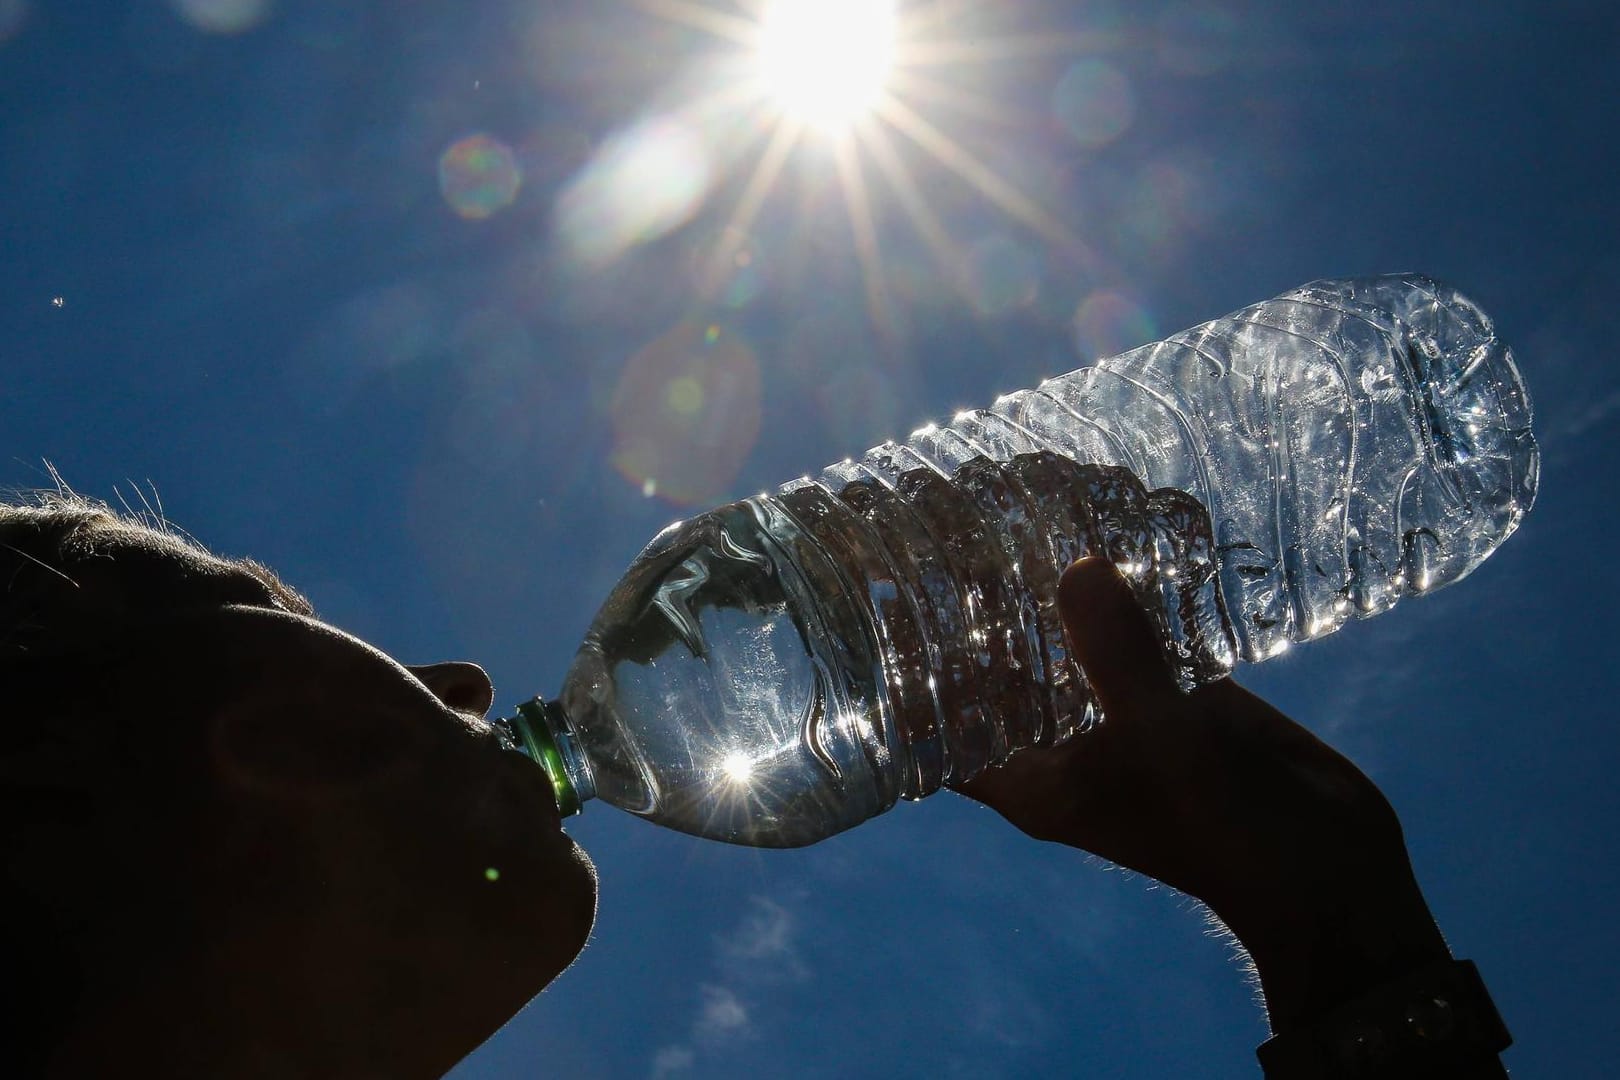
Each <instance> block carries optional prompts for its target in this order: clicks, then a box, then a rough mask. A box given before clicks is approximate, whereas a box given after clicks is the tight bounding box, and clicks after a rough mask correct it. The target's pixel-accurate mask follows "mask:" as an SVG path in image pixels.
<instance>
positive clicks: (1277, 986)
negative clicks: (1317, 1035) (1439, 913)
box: [1228, 870, 1451, 1034]
mask: <svg viewBox="0 0 1620 1080" xmlns="http://www.w3.org/2000/svg"><path fill="white" fill-rule="evenodd" d="M1405 879H1406V880H1404V881H1400V880H1394V881H1391V880H1387V879H1386V880H1380V881H1371V882H1367V881H1362V882H1357V883H1354V884H1353V885H1347V886H1346V887H1344V888H1341V889H1337V890H1334V891H1333V892H1331V893H1327V894H1320V895H1317V896H1313V897H1311V898H1308V899H1302V900H1300V901H1299V902H1298V903H1296V904H1293V905H1290V908H1289V910H1287V911H1285V912H1281V913H1279V914H1277V915H1276V916H1274V917H1272V918H1269V919H1266V920H1264V922H1263V923H1260V924H1252V923H1253V920H1244V919H1239V920H1238V924H1237V925H1233V924H1232V923H1230V922H1229V923H1228V925H1229V926H1230V927H1231V929H1232V931H1233V933H1234V934H1236V935H1237V937H1238V940H1239V941H1241V942H1242V943H1243V945H1244V947H1245V948H1246V949H1247V950H1248V952H1249V956H1250V958H1251V959H1252V960H1253V962H1254V967H1255V974H1256V975H1257V977H1258V978H1259V981H1260V989H1261V992H1262V994H1263V995H1264V997H1265V1003H1266V1013H1267V1016H1268V1018H1269V1020H1270V1023H1271V1029H1272V1031H1273V1032H1275V1033H1279V1034H1280V1033H1282V1032H1284V1031H1287V1030H1289V1029H1291V1028H1294V1027H1297V1026H1299V1025H1302V1024H1308V1023H1310V1022H1312V1021H1313V1020H1314V1019H1315V1018H1317V1017H1319V1016H1322V1015H1324V1014H1326V1013H1328V1012H1330V1011H1332V1010H1333V1009H1335V1008H1337V1007H1338V1006H1340V1005H1342V1004H1344V1003H1345V1002H1347V1001H1350V1000H1353V999H1354V998H1356V997H1358V996H1360V995H1362V994H1364V993H1366V992H1367V991H1369V990H1371V989H1373V988H1375V987H1377V986H1380V985H1382V984H1384V983H1387V982H1389V981H1391V980H1393V979H1397V978H1399V977H1401V976H1402V975H1405V974H1407V973H1408V972H1411V971H1414V970H1417V969H1419V968H1422V967H1425V966H1428V965H1432V964H1435V963H1437V962H1441V961H1445V960H1447V959H1449V958H1450V956H1451V950H1450V948H1449V947H1448V946H1447V945H1446V942H1445V938H1444V937H1443V936H1442V935H1441V933H1440V929H1439V927H1438V926H1437V925H1436V924H1435V921H1434V916H1433V915H1432V914H1431V913H1430V912H1429V906H1428V904H1427V902H1425V900H1424V899H1423V894H1422V892H1421V890H1419V889H1418V886H1417V882H1416V880H1415V879H1413V878H1412V877H1411V873H1410V870H1408V871H1407V872H1406V875H1405Z"/></svg>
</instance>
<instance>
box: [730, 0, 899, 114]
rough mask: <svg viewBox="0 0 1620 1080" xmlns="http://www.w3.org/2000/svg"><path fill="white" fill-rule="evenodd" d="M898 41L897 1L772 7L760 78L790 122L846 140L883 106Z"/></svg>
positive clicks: (759, 54)
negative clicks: (854, 127) (843, 136)
mask: <svg viewBox="0 0 1620 1080" xmlns="http://www.w3.org/2000/svg"><path fill="white" fill-rule="evenodd" d="M894 38H895V5H894V3H893V0H768V2H767V3H766V5H765V7H764V10H763V11H762V12H761V14H760V20H759V43H758V48H757V51H756V54H755V63H756V64H757V74H758V77H759V80H760V83H761V84H762V86H763V87H764V89H765V92H766V95H767V96H768V97H769V98H770V99H771V100H772V101H773V102H774V103H775V105H776V107H777V108H779V109H780V110H781V112H782V115H783V116H784V117H786V118H788V119H791V120H795V121H799V122H802V123H804V124H806V125H808V126H810V127H813V128H818V129H820V130H821V131H823V132H827V133H829V134H839V133H842V132H844V131H847V130H848V129H849V128H850V127H851V126H852V125H854V124H855V123H856V122H857V121H859V120H861V119H862V118H863V117H865V116H866V115H867V114H868V113H870V112H871V111H872V109H873V108H874V107H875V106H876V105H877V104H878V102H879V101H880V100H882V98H883V94H884V91H885V89H886V88H887V86H888V82H889V75H890V73H891V71H892V69H893V67H894Z"/></svg>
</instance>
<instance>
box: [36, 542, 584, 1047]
mask: <svg viewBox="0 0 1620 1080" xmlns="http://www.w3.org/2000/svg"><path fill="white" fill-rule="evenodd" d="M67 573H68V575H69V576H70V577H72V578H73V580H74V585H75V588H74V589H73V590H72V593H73V600H72V603H73V604H74V606H75V607H76V608H78V609H81V610H82V612H83V614H82V615H81V617H80V618H79V619H78V621H79V622H81V623H83V622H86V621H87V620H88V625H87V626H86V632H85V634H84V636H83V638H82V640H77V641H73V642H64V641H61V640H58V641H57V642H55V643H54V648H53V647H50V646H44V645H42V646H41V647H40V648H38V649H35V650H33V651H32V652H31V653H30V656H29V664H31V665H32V668H31V669H30V670H31V672H32V677H31V679H30V681H31V682H32V683H34V684H36V685H44V686H47V687H49V690H48V691H47V692H46V693H45V694H44V695H35V697H36V698H39V700H36V701H33V702H32V703H30V704H29V705H27V706H26V709H27V710H28V711H29V712H32V713H34V714H35V715H37V716H38V718H39V719H38V723H37V728H38V730H39V731H41V732H46V731H49V732H53V733H55V734H53V735H50V736H48V737H47V736H41V738H40V740H39V741H40V744H41V745H40V746H38V747H34V748H33V749H32V751H31V753H32V757H29V756H27V755H24V756H21V757H18V756H13V758H12V759H11V763H12V765H13V766H14V765H15V764H16V763H18V762H22V761H33V762H34V765H33V766H32V768H33V769H34V770H35V775H36V777H37V778H38V786H39V787H40V788H41V789H42V790H50V791H53V792H55V793H56V798H57V802H55V803H53V802H51V801H50V799H48V798H45V797H43V796H42V797H41V798H40V799H36V800H35V802H33V803H30V804H29V807H30V809H29V810H28V813H27V814H26V815H25V817H24V818H23V819H22V820H21V822H20V823H18V819H15V818H14V821H13V826H12V828H11V834H12V835H13V836H14V837H20V838H21V840H20V846H19V847H18V848H17V851H16V853H15V854H14V857H13V858H12V859H11V861H10V875H11V880H12V882H19V881H20V882H24V883H28V882H34V883H37V888H35V887H33V886H29V885H27V884H25V885H24V886H23V887H22V888H21V889H20V890H17V891H20V892H23V893H28V892H30V891H32V893H33V895H31V896H24V897H23V899H22V902H23V903H24V906H25V907H26V906H28V905H29V904H31V905H32V908H31V910H33V911H34V912H35V913H36V921H37V922H38V924H39V934H40V935H42V938H41V940H43V941H44V945H42V946H41V947H40V950H39V951H40V953H41V955H45V956H48V957H49V958H50V960H49V963H48V964H42V965H41V967H42V968H50V969H51V970H53V971H63V970H65V971H67V972H68V975H67V976H64V977H63V979H62V980H61V981H62V982H63V984H64V986H65V987H66V990H65V991H64V992H65V993H68V994H70V995H71V996H72V997H73V998H74V1000H73V1001H71V1002H64V1003H63V1007H64V1009H65V1014H66V1015H67V1016H68V1017H69V1018H70V1020H69V1023H68V1026H69V1030H68V1031H67V1032H66V1033H65V1034H64V1035H63V1036H62V1037H61V1038H60V1039H58V1040H56V1041H58V1042H59V1044H60V1047H61V1048H60V1049H59V1050H58V1051H57V1054H56V1060H57V1065H58V1067H59V1068H61V1069H64V1070H66V1071H70V1072H71V1071H74V1070H76V1069H78V1068H80V1067H85V1068H93V1067H101V1066H103V1065H110V1064H113V1063H114V1062H115V1061H119V1062H123V1063H124V1064H125V1065H127V1064H128V1062H130V1061H140V1060H145V1061H147V1062H148V1064H150V1065H153V1066H156V1065H158V1064H160V1063H164V1062H166V1063H167V1064H168V1065H170V1066H173V1067H177V1068H180V1069H181V1070H182V1071H184V1070H185V1069H187V1068H191V1067H196V1068H199V1069H202V1070H203V1072H211V1071H217V1070H219V1069H233V1070H234V1069H236V1068H239V1067H244V1066H247V1065H249V1064H251V1066H252V1071H254V1072H255V1073H258V1072H263V1073H264V1074H265V1075H283V1074H285V1075H312V1074H316V1073H325V1072H335V1073H343V1074H346V1075H438V1074H439V1073H441V1072H442V1071H443V1070H445V1069H446V1068H448V1067H449V1066H450V1065H452V1064H453V1063H454V1062H455V1061H457V1060H458V1059H459V1058H460V1057H462V1056H463V1055H465V1054H466V1053H468V1052H469V1051H470V1050H472V1049H473V1048H474V1047H475V1046H477V1044H478V1043H479V1042H481V1041H482V1040H483V1039H484V1038H486V1037H487V1036H488V1035H489V1034H491V1033H492V1032H493V1031H494V1030H495V1029H496V1028H497V1027H499V1026H500V1025H501V1024H502V1023H504V1022H505V1021H506V1020H507V1019H508V1018H509V1017H510V1016H511V1015H512V1014H513V1013H515V1012H516V1011H517V1010H518V1009H519V1008H521V1007H522V1006H523V1004H524V1003H525V1002H527V1001H528V1000H529V999H530V998H532V997H533V996H534V995H535V994H537V993H538V992H539V991H540V990H541V989H542V988H543V987H544V986H545V985H546V984H547V983H548V982H549V981H550V980H551V979H552V978H553V977H555V976H556V975H557V974H558V973H559V972H561V971H562V970H563V969H564V968H565V967H567V965H568V964H569V963H570V962H571V961H572V960H573V958H574V957H575V956H576V955H577V954H578V952H579V950H580V949H581V947H582V946H583V945H584V942H585V939H586V936H587V935H588V933H589V931H590V927H591V923H592V920H593V918H594V914H595V903H596V880H595V871H594V869H593V867H592V866H591V863H590V861H589V859H587V858H586V856H585V855H584V853H583V852H582V851H581V850H580V849H579V848H578V847H576V846H575V845H574V843H573V842H572V841H571V840H570V839H569V838H568V837H567V836H566V835H564V834H563V832H562V831H561V827H560V819H559V816H558V812H557V808H556V806H555V804H554V802H553V800H552V796H551V793H550V786H549V784H548V782H547V780H546V777H545V775H544V773H543V772H542V771H541V770H540V769H539V768H538V767H536V766H535V765H534V764H532V763H531V762H529V761H528V760H527V759H526V758H523V757H521V756H520V755H517V754H514V753H512V752H510V751H505V750H502V749H500V747H499V745H498V743H497V740H496V737H495V734H494V732H493V730H492V729H491V728H490V726H489V724H488V723H487V722H486V720H485V713H486V712H487V710H488V709H489V707H490V703H491V699H492V697H493V690H492V688H491V686H490V682H489V679H488V678H487V677H486V676H485V674H484V672H483V671H482V669H480V668H478V667H477V666H475V665H472V664H462V663H447V664H434V665H429V666H425V667H406V666H403V665H401V664H399V663H397V662H396V661H394V660H393V659H392V658H390V657H388V656H387V655H385V654H383V653H382V652H380V651H378V650H377V649H375V648H373V647H371V646H370V645H367V644H366V643H364V642H362V641H360V640H358V639H357V638H354V637H351V636H350V635H348V634H345V633H344V632H342V631H341V630H338V629H335V628H334V627H331V626H328V625H326V624H325V623H322V622H320V621H318V620H317V619H315V618H314V617H312V615H311V614H310V613H309V612H308V610H307V607H306V606H305V605H303V604H302V602H301V601H299V600H298V598H297V597H296V596H295V595H294V594H291V593H290V592H288V591H287V590H286V589H285V588H284V587H281V586H279V584H278V583H276V582H275V581H274V579H273V578H271V577H269V575H267V574H263V573H261V572H259V571H257V570H256V569H255V568H254V567H252V566H251V565H246V564H238V563H229V562H225V561H223V560H218V559H214V558H212V557H211V556H208V555H206V554H204V553H201V552H199V551H195V550H191V549H188V548H185V547H184V546H183V545H178V544H159V545H151V544H147V543H144V542H137V543H135V544H133V545H131V546H130V547H128V548H127V549H120V548H119V547H117V546H113V547H110V548H105V549H104V550H102V551H101V552H99V553H98V557H96V558H94V559H88V560H85V561H83V562H82V563H78V564H75V565H74V566H72V567H70V568H67ZM97 593H99V594H100V596H99V599H98V598H97V596H96V595H95V594H97ZM94 612H99V613H101V614H99V615H95V616H93V617H92V614H91V613H94ZM57 637H58V638H59V639H60V637H61V635H57ZM41 680H43V681H41ZM47 714H48V715H47ZM8 771H11V770H10V768H8ZM7 779H8V781H11V780H12V779H13V778H12V777H8V778H7ZM53 806H59V807H61V808H62V809H61V811H60V812H56V811H53V810H52V809H51V807H53ZM101 1055H116V1057H110V1056H101Z"/></svg>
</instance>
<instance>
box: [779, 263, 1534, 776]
mask: <svg viewBox="0 0 1620 1080" xmlns="http://www.w3.org/2000/svg"><path fill="white" fill-rule="evenodd" d="M1529 419H1530V410H1529V404H1528V400H1527V398H1526V396H1525V393H1524V389H1523V386H1522V384H1521V383H1520V382H1519V378H1518V373H1517V371H1516V370H1515V368H1514V366H1513V362H1512V359H1511V356H1510V354H1509V353H1508V351H1507V350H1506V348H1505V347H1504V346H1503V345H1501V344H1500V343H1499V342H1498V341H1497V340H1496V338H1495V335H1494V332H1493V330H1492V328H1491V324H1490V322H1489V320H1488V319H1487V318H1486V317H1485V316H1484V314H1483V313H1482V312H1480V311H1479V309H1478V308H1477V307H1475V306H1474V305H1473V304H1472V303H1470V302H1469V301H1467V300H1466V299H1464V298H1462V297H1461V296H1459V295H1458V294H1457V293H1455V292H1454V291H1452V290H1450V289H1447V288H1446V287H1444V286H1441V285H1438V284H1436V283H1434V282H1432V281H1430V280H1428V279H1426V278H1420V277H1416V276H1412V275H1395V276H1388V277H1382V278H1369V279H1361V280H1352V281H1324V282H1315V283H1313V284H1311V285H1307V286H1304V287H1302V288H1300V289H1296V290H1294V291H1293V292H1290V293H1288V294H1285V295H1284V296H1281V297H1278V298H1276V299H1274V300H1270V301H1266V302H1265V303H1262V304H1257V305H1255V306H1253V307H1250V308H1246V309H1244V310H1243V311H1240V312H1237V313H1235V314H1233V315H1230V316H1227V317H1226V318H1223V319H1217V320H1214V321H1213V322H1209V323H1206V324H1204V325H1202V326H1199V327H1196V328H1194V329H1192V330H1188V331H1186V332H1184V333H1181V334H1178V335H1176V336H1174V337H1172V338H1170V339H1168V340H1166V341H1162V342H1157V343H1154V344H1152V345H1147V346H1143V347H1142V348H1140V349H1136V350H1133V351H1131V352H1128V353H1125V354H1123V355H1121V356H1118V357H1114V358H1111V359H1109V360H1104V361H1101V362H1100V363H1098V364H1096V365H1094V366H1092V367H1089V368H1082V369H1080V370H1079V371H1075V372H1072V373H1070V374H1068V375H1065V376H1061V377H1059V378H1056V379H1051V380H1048V381H1046V382H1044V383H1042V384H1041V385H1040V386H1039V387H1037V388H1035V389H1033V390H1025V391H1020V392H1018V393H1015V394H1010V395H1008V396H1006V397H1003V398H1001V399H1000V400H998V401H997V402H996V403H995V404H994V405H993V407H992V408H991V409H988V410H980V411H976V412H968V413H962V414H959V415H958V416H957V417H955V418H954V419H953V420H952V421H951V422H950V423H949V424H946V425H942V426H933V425H930V426H929V427H926V428H923V429H922V430H920V431H918V432H916V433H914V434H913V435H912V437H911V438H910V439H908V440H907V442H906V443H904V444H898V443H892V442H891V443H885V444H883V445H881V446H878V447H876V448H874V449H873V450H871V451H869V452H868V453H867V454H866V455H864V456H863V457H862V458H860V459H859V460H849V461H845V462H842V463H840V464H838V465H834V466H832V467H831V468H829V469H827V470H826V471H825V472H823V473H822V475H821V476H820V477H818V478H816V479H815V480H810V479H808V478H806V479H804V480H801V481H796V482H795V483H793V484H789V485H786V486H785V487H784V488H783V489H782V490H781V492H780V493H779V494H778V496H777V497H776V498H777V500H779V501H780V504H781V505H782V506H783V508H784V509H786V510H787V511H788V512H789V513H790V514H792V515H793V516H794V517H795V518H796V519H797V520H799V521H800V522H801V523H806V526H807V529H808V531H810V532H811V533H813V534H815V535H816V536H817V538H818V542H820V543H821V544H823V545H824V546H825V547H827V549H828V550H829V551H830V552H832V553H833V557H834V561H835V562H836V563H838V564H839V565H840V566H841V567H843V569H844V573H845V575H846V577H847V579H848V580H847V585H848V589H849V592H850V593H851V594H852V595H853V596H855V597H856V599H857V601H858V602H859V604H860V605H861V607H862V609H863V611H864V613H865V617H866V618H867V620H868V621H869V622H870V624H871V626H872V629H873V633H874V636H875V638H876V640H877V642H878V644H879V648H880V649H881V651H882V653H883V656H884V672H883V680H884V684H885V689H886V691H887V700H888V703H889V705H890V706H891V708H890V709H889V711H888V712H887V713H885V715H884V717H883V719H882V722H883V723H884V724H886V725H888V728H889V730H886V731H884V732H882V733H881V734H880V735H879V737H878V738H879V741H880V742H881V743H882V744H883V746H884V747H885V748H887V749H888V750H892V751H894V752H895V753H896V754H897V755H899V756H901V757H902V758H903V759H904V760H903V761H902V762H901V763H900V764H901V765H902V766H903V774H904V775H903V776H902V777H901V785H902V790H903V793H904V794H906V795H907V796H910V797H919V796H921V795H925V794H927V793H929V792H930V791H933V790H935V789H937V788H938V787H939V786H940V785H941V784H942V783H945V782H948V781H951V780H960V779H963V778H965V777H967V776H971V775H973V774H974V773H976V772H977V771H979V769H981V768H983V767H984V766H985V765H986V764H988V763H990V762H993V761H997V760H1000V759H1001V758H1002V757H1004V756H1005V755H1006V754H1007V753H1009V752H1010V751H1011V750H1013V749H1017V748H1019V747H1023V746H1031V745H1040V744H1045V743H1050V742H1056V741H1061V740H1063V739H1065V738H1067V737H1068V736H1069V735H1071V734H1073V733H1074V732H1075V731H1076V730H1079V729H1081V728H1083V727H1085V726H1087V725H1088V724H1091V723H1093V722H1095V720H1096V717H1097V714H1096V708H1095V705H1094V703H1093V701H1092V699H1091V696H1090V693H1089V690H1088V688H1087V687H1086V684H1085V680H1084V677H1083V675H1082V673H1081V672H1080V670H1079V668H1078V666H1077V665H1076V664H1075V663H1074V661H1073V660H1072V658H1071V657H1070V656H1069V655H1068V651H1067V646H1066V642H1065V640H1064V635H1063V631H1062V626H1061V622H1060V620H1059V618H1058V613H1057V611H1056V606H1055V604H1056V591H1057V590H1056V582H1057V575H1058V574H1059V573H1060V572H1061V569H1062V568H1063V567H1064V566H1066V565H1068V564H1069V563H1070V562H1072V561H1074V559H1076V558H1078V557H1080V556H1082V555H1085V554H1089V553H1098V554H1104V555H1107V556H1108V557H1109V558H1110V559H1111V560H1112V561H1113V562H1114V563H1115V564H1116V565H1118V566H1119V567H1121V569H1122V570H1124V571H1125V573H1126V575H1127V577H1128V578H1129V579H1130V580H1131V581H1132V583H1133V585H1134V586H1135V587H1136V588H1137V590H1138V591H1139V593H1140V594H1141V596H1142V599H1143V602H1144V606H1145V607H1146V608H1147V609H1148V610H1149V611H1150V612H1151V613H1152V614H1153V617H1154V618H1155V619H1156V620H1158V622H1159V625H1160V630H1161V633H1162V635H1163V637H1164V640H1165V642H1166V644H1167V646H1168V647H1169V649H1170V651H1171V653H1172V659H1173V660H1174V661H1175V663H1176V665H1177V667H1178V669H1179V671H1180V674H1181V678H1182V681H1183V683H1184V684H1186V685H1192V684H1196V683H1200V682H1205V681H1208V680H1211V679H1214V678H1217V677H1219V676H1220V675H1222V674H1224V673H1225V672H1226V671H1228V670H1229V669H1230V668H1231V666H1232V665H1233V663H1234V662H1235V660H1236V658H1237V656H1238V654H1240V653H1241V655H1242V656H1243V657H1244V658H1245V659H1250V660H1261V659H1265V658H1266V657H1268V656H1272V655H1275V654H1276V653H1277V652H1279V651H1281V649H1282V648H1283V647H1284V646H1286V644H1287V643H1288V642H1289V641H1303V640H1308V639H1310V638H1314V637H1318V636H1321V635H1323V634H1325V633H1328V632H1331V631H1332V630H1333V629H1335V628H1336V627H1337V626H1339V625H1340V624H1341V623H1342V622H1343V621H1344V620H1345V619H1347V618H1351V617H1359V616H1365V615H1370V614H1375V613H1377V612H1379V611H1382V610H1385V609H1387V608H1388V607H1390V606H1392V605H1393V604H1394V603H1395V602H1396V600H1397V599H1398V598H1399V597H1400V596H1401V595H1402V594H1404V593H1410V592H1423V591H1426V590H1428V589H1431V588H1434V587H1436V586H1438V585H1441V584H1445V583H1447V582H1449V581H1454V580H1456V579H1458V578H1460V577H1462V576H1463V575H1465V574H1466V573H1468V572H1469V571H1470V570H1471V569H1472V568H1473V567H1474V566H1475V565H1477V564H1478V563H1479V562H1480V561H1482V560H1483V559H1484V558H1485V556H1486V555H1488V554H1489V553H1490V551H1492V550H1494V548H1495V547H1496V546H1497V545H1498V544H1499V543H1500V542H1501V541H1502V540H1503V539H1505V538H1506V536H1507V535H1508V534H1509V533H1511V532H1512V530H1513V529H1514V527H1516V525H1517V523H1518V521H1519V520H1520V518H1521V517H1522V515H1523V514H1524V512H1525V511H1526V510H1528V509H1529V506H1530V503H1531V501H1532V500H1533V498H1534V494H1535V485H1536V478H1537V468H1538V458H1537V451H1536V446H1535V442H1534V440H1533V438H1532V437H1531V435H1530V431H1529Z"/></svg>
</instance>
